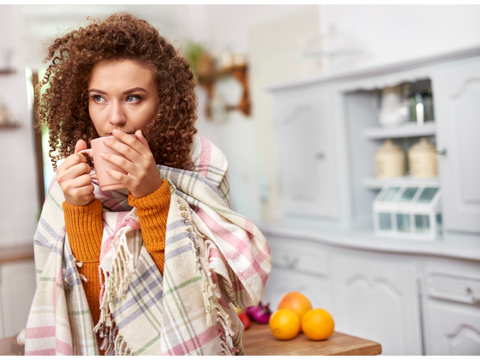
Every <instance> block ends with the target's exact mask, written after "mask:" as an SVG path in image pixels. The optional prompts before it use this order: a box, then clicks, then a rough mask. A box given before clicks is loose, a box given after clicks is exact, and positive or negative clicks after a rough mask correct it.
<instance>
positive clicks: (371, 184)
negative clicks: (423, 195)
mask: <svg viewBox="0 0 480 360" xmlns="http://www.w3.org/2000/svg"><path fill="white" fill-rule="evenodd" d="M391 181H412V182H413V181H415V182H416V183H418V182H422V181H425V182H428V183H431V182H438V183H439V184H440V180H439V178H438V177H435V178H426V179H419V178H413V177H411V176H404V177H396V178H389V179H378V178H365V179H364V180H363V185H364V187H365V188H366V189H368V190H381V189H382V187H383V185H385V184H386V183H388V182H391Z"/></svg>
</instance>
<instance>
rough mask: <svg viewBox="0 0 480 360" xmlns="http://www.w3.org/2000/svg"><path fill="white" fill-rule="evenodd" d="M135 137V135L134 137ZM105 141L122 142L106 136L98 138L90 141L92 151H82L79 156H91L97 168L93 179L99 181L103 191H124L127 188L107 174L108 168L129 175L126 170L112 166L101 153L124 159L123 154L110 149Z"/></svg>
mask: <svg viewBox="0 0 480 360" xmlns="http://www.w3.org/2000/svg"><path fill="white" fill-rule="evenodd" d="M132 136H135V135H132ZM105 139H111V140H113V141H120V140H118V139H117V138H116V137H114V136H105V137H100V138H96V139H93V140H91V141H90V144H91V148H90V149H85V150H81V151H79V152H78V153H79V154H87V155H88V156H90V157H91V158H92V160H93V165H94V167H95V174H93V175H91V176H92V178H93V179H97V180H98V183H99V185H100V188H101V189H102V191H108V190H116V189H123V188H125V186H124V185H123V184H121V183H119V182H117V181H116V180H115V179H114V178H112V177H111V176H110V175H109V174H108V173H107V170H106V169H107V168H109V169H113V170H116V171H118V172H121V173H122V174H127V172H126V171H125V170H123V169H122V168H121V167H119V166H117V165H115V164H112V163H111V162H108V161H107V160H105V159H102V158H101V157H100V154H101V153H105V154H114V155H118V156H122V157H124V156H123V155H122V154H120V153H119V152H117V151H115V150H113V149H112V148H109V147H108V146H107V145H105V144H104V143H103V141H104V140H105Z"/></svg>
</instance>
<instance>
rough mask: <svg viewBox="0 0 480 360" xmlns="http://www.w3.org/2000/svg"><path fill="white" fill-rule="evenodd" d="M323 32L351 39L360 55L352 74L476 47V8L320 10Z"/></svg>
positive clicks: (479, 14) (479, 28) (479, 26)
mask: <svg viewBox="0 0 480 360" xmlns="http://www.w3.org/2000/svg"><path fill="white" fill-rule="evenodd" d="M322 7H323V12H322V13H323V15H324V18H323V24H322V30H323V31H324V32H327V31H328V29H329V28H330V27H331V26H332V25H333V26H335V28H336V29H337V31H338V32H339V33H344V34H350V35H351V36H352V37H353V38H354V39H355V41H356V43H357V44H358V45H360V46H362V47H363V48H364V51H365V53H364V54H362V55H361V56H358V57H356V58H355V59H354V61H353V62H352V63H351V65H352V66H353V67H354V68H364V67H369V66H376V65H382V64H387V63H392V62H399V61H404V60H410V59H415V58H419V57H426V56H431V55H436V54H441V53H445V52H450V51H454V50H459V49H464V48H468V47H473V46H478V45H480V21H479V20H480V5H322Z"/></svg>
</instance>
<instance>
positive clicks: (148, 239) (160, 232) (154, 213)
mask: <svg viewBox="0 0 480 360" xmlns="http://www.w3.org/2000/svg"><path fill="white" fill-rule="evenodd" d="M170 197H171V195H170V187H169V186H168V182H167V181H165V180H162V185H160V187H159V188H158V189H157V190H156V191H155V192H154V193H152V194H150V195H147V196H144V197H142V198H139V199H137V198H135V197H134V196H133V195H132V194H131V193H130V194H128V203H129V204H130V206H133V207H135V208H137V215H138V218H139V219H140V227H141V229H142V237H143V242H144V243H145V247H146V249H147V250H148V252H149V253H150V255H151V256H152V258H153V261H154V262H155V264H156V265H157V267H158V270H160V272H161V273H162V275H163V268H164V264H165V235H166V231H167V217H168V209H169V207H170Z"/></svg>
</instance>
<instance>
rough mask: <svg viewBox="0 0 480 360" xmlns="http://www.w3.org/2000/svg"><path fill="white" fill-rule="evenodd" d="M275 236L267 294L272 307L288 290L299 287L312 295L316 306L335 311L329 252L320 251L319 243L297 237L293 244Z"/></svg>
mask: <svg viewBox="0 0 480 360" xmlns="http://www.w3.org/2000/svg"><path fill="white" fill-rule="evenodd" d="M275 240H276V241H275V246H273V247H272V248H271V250H272V256H273V258H274V259H275V260H274V262H273V269H272V273H271V274H270V276H269V278H268V281H267V288H266V290H265V295H264V298H265V300H266V301H268V302H269V303H270V309H271V310H273V309H276V308H277V306H278V303H279V302H280V299H281V298H282V297H283V295H285V294H286V293H287V292H290V291H298V292H300V293H302V294H304V295H305V296H307V297H308V298H309V299H310V301H311V302H312V306H313V307H320V308H323V309H326V310H327V311H333V307H332V302H331V291H330V282H329V281H328V256H327V255H326V254H325V253H322V252H319V250H320V249H319V248H318V245H317V244H315V243H308V242H303V241H298V240H297V241H296V242H295V243H296V246H292V244H291V242H290V241H284V240H282V239H281V238H280V239H275ZM299 274H300V276H299Z"/></svg>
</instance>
